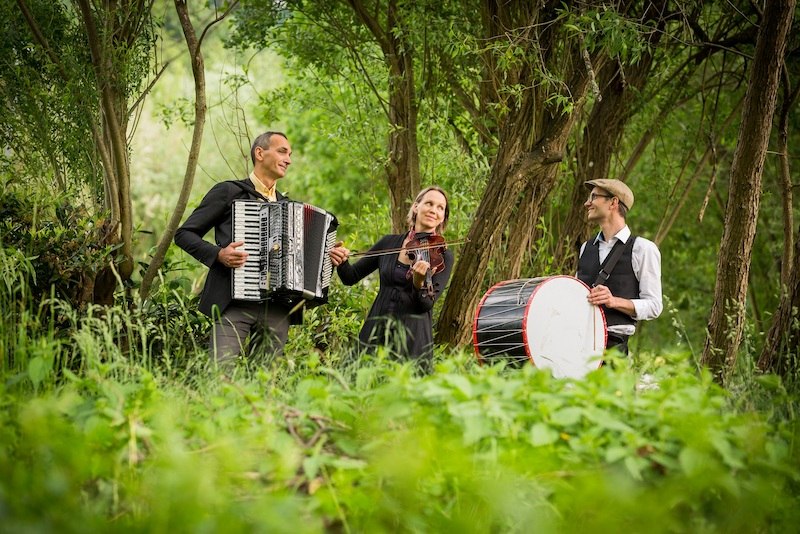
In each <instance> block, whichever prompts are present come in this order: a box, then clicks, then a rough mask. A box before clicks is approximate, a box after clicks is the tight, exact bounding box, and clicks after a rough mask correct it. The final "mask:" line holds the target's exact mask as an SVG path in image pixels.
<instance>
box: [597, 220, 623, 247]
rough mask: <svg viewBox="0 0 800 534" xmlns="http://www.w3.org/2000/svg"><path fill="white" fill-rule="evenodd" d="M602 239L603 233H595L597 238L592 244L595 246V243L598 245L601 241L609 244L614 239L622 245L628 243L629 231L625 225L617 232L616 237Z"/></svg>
mask: <svg viewBox="0 0 800 534" xmlns="http://www.w3.org/2000/svg"><path fill="white" fill-rule="evenodd" d="M604 237H605V236H603V232H598V233H597V237H595V238H594V244H595V245H596V244H597V243H599V242H601V241H605V242H606V243H611V242H612V241H614V240H615V239H618V240H620V241H622V242H623V243H627V242H628V238H630V237H631V229H630V228H628V225H627V224H626V225H625V226H624V227H623V228H622V230H620V231H619V232H617V233H616V235H614V236H613V237H612V238H611V239H608V240H606V239H604Z"/></svg>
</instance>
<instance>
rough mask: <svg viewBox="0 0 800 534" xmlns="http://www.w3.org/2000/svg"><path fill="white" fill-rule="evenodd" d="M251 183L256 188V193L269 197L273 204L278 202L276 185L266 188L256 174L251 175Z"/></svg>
mask: <svg viewBox="0 0 800 534" xmlns="http://www.w3.org/2000/svg"><path fill="white" fill-rule="evenodd" d="M250 181H251V182H253V186H255V188H256V191H258V192H259V193H261V194H262V195H264V196H265V197H267V198H268V199H269V200H271V201H272V202H275V201H276V200H277V194H276V193H275V185H273V186H272V187H269V188H268V187H266V186H265V185H264V184H262V183H261V180H259V179H258V178H256V173H254V172H251V173H250Z"/></svg>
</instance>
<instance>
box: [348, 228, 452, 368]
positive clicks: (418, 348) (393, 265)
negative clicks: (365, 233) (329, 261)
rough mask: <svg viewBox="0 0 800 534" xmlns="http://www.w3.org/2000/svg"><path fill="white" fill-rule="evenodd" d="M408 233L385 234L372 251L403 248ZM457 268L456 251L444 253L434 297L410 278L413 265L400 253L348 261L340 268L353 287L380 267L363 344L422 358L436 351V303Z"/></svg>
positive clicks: (362, 337) (362, 330) (362, 333)
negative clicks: (408, 273) (455, 266)
mask: <svg viewBox="0 0 800 534" xmlns="http://www.w3.org/2000/svg"><path fill="white" fill-rule="evenodd" d="M407 235H408V234H407V233H406V234H393V235H385V236H383V237H382V238H381V239H380V240H378V242H377V243H375V244H374V245H373V246H372V248H370V249H369V251H370V252H372V251H379V250H387V249H399V248H400V247H401V246H402V245H403V241H404V240H405V238H406V236H407ZM452 267H453V253H452V252H450V251H449V250H446V251H445V252H444V268H443V269H442V270H441V271H439V272H437V273H436V274H434V275H433V296H428V294H427V291H426V290H425V289H424V288H423V289H417V288H415V287H414V284H413V282H412V280H411V278H412V277H406V273H407V272H408V270H409V268H410V266H408V265H405V264H403V263H400V261H399V253H395V254H385V255H382V256H372V257H365V258H362V259H360V260H358V261H357V262H356V263H354V264H352V265H351V264H350V263H349V262H344V263H343V264H341V265H339V267H338V268H337V271H338V273H339V278H340V279H341V280H342V282H343V283H344V284H345V285H348V286H351V285H353V284H356V283H358V282H359V281H360V280H362V279H364V278H365V277H366V276H367V275H369V274H370V273H372V272H373V271H375V270H378V274H379V276H380V289H379V290H378V295H377V296H376V297H375V302H373V303H372V308H371V309H370V311H369V314H368V315H367V319H366V321H364V326H363V327H362V328H361V332H360V333H359V335H358V339H359V341H360V343H361V344H362V345H364V346H365V347H367V348H368V349H374V347H376V346H379V345H388V346H389V347H390V348H391V349H392V350H393V351H395V352H396V353H397V354H399V355H402V356H407V357H410V358H414V359H416V358H419V357H421V356H424V357H430V356H432V354H433V312H432V310H433V304H434V303H435V302H436V299H437V298H439V296H440V295H441V294H442V291H444V288H445V286H446V285H447V281H448V280H449V278H450V270H451V269H452Z"/></svg>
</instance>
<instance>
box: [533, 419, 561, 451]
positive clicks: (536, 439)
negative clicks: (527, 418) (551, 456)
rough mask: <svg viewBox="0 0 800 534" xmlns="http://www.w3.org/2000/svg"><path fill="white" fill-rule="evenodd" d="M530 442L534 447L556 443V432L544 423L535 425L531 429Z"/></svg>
mask: <svg viewBox="0 0 800 534" xmlns="http://www.w3.org/2000/svg"><path fill="white" fill-rule="evenodd" d="M530 440H531V445H533V446H534V447H541V446H542V445H550V444H552V443H555V442H556V441H558V432H556V431H555V430H553V429H552V428H550V427H549V426H548V425H546V424H544V423H536V424H535V425H533V426H532V427H531V432H530Z"/></svg>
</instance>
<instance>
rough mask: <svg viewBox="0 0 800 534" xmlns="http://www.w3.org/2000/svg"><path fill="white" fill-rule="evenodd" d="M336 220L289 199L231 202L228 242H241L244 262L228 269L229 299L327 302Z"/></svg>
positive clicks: (309, 206) (291, 302) (320, 211)
mask: <svg viewBox="0 0 800 534" xmlns="http://www.w3.org/2000/svg"><path fill="white" fill-rule="evenodd" d="M338 225H339V223H338V221H337V220H336V217H334V216H333V215H332V214H330V213H328V212H327V211H325V210H323V209H320V208H317V207H315V206H312V205H310V204H304V203H302V202H295V201H291V200H282V201H280V202H261V201H257V200H235V201H234V202H233V240H234V241H244V249H245V251H247V254H248V257H247V262H246V263H245V264H244V265H243V266H242V267H239V268H238V269H234V270H233V277H232V283H231V291H232V297H233V298H234V299H238V300H249V301H263V300H270V301H277V302H284V303H287V304H290V305H294V304H295V303H297V302H299V301H300V300H301V299H305V300H306V301H307V302H306V305H307V306H309V305H311V306H313V305H319V304H324V303H326V302H327V301H328V287H329V286H330V283H331V275H332V274H333V265H332V264H331V259H330V256H329V255H328V253H329V252H330V250H331V248H332V247H333V246H334V244H335V243H336V228H337V226H338Z"/></svg>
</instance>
